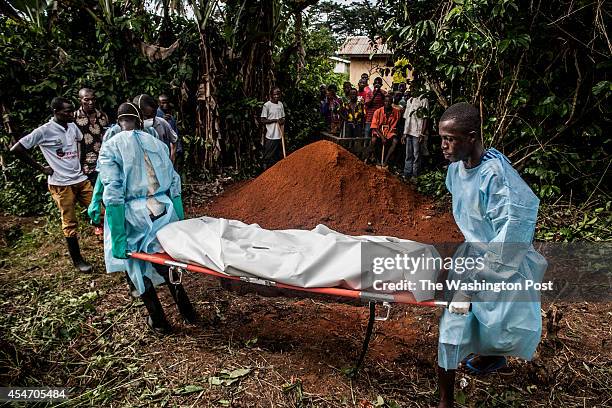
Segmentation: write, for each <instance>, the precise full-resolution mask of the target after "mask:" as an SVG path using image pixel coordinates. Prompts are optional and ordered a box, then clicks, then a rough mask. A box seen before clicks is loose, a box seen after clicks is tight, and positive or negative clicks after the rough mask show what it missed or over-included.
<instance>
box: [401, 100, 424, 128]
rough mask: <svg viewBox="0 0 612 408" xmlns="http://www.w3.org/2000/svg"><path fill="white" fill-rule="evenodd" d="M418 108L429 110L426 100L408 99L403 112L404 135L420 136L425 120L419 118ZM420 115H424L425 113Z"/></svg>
mask: <svg viewBox="0 0 612 408" xmlns="http://www.w3.org/2000/svg"><path fill="white" fill-rule="evenodd" d="M419 108H424V109H428V108H429V102H428V101H427V99H425V98H423V97H421V96H418V97H416V98H409V99H408V100H407V101H406V110H405V111H404V119H406V123H405V125H404V134H405V135H406V134H408V135H410V136H421V132H422V131H423V123H424V122H425V118H423V117H419V113H418V112H417V111H418V109H419ZM422 113H423V114H424V113H425V112H422Z"/></svg>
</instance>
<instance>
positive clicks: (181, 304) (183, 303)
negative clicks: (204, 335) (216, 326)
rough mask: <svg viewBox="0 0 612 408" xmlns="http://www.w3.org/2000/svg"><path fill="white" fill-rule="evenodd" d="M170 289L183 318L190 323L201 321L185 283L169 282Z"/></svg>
mask: <svg viewBox="0 0 612 408" xmlns="http://www.w3.org/2000/svg"><path fill="white" fill-rule="evenodd" d="M168 289H170V293H171V294H172V297H173V298H174V302H175V303H176V306H177V307H178V310H179V312H180V313H181V316H183V319H185V321H186V322H187V323H189V324H197V323H198V322H199V321H200V317H199V316H198V314H197V313H196V311H195V309H194V308H193V305H192V304H191V301H190V300H189V296H187V292H185V288H184V287H183V285H182V284H180V283H179V284H178V285H174V284H172V283H168Z"/></svg>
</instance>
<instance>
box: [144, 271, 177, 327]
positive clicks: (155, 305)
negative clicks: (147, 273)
mask: <svg viewBox="0 0 612 408" xmlns="http://www.w3.org/2000/svg"><path fill="white" fill-rule="evenodd" d="M144 284H145V292H144V293H143V294H142V295H140V300H142V303H144V305H145V307H146V308H147V312H149V317H147V325H148V326H149V327H150V328H151V329H152V330H153V331H155V332H157V333H160V334H168V333H170V332H172V328H171V327H170V324H169V323H168V320H166V315H165V314H164V309H163V307H162V305H161V302H160V301H159V298H158V297H157V292H156V291H155V288H154V287H153V284H152V283H151V280H150V279H149V278H146V277H145V278H144Z"/></svg>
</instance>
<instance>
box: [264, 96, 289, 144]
mask: <svg viewBox="0 0 612 408" xmlns="http://www.w3.org/2000/svg"><path fill="white" fill-rule="evenodd" d="M261 117H262V118H266V119H282V118H284V117H285V107H284V106H283V103H282V102H280V101H279V102H278V103H273V102H272V101H268V102H266V103H264V106H263V109H262V110H261ZM280 138H281V133H280V126H279V125H278V123H266V139H270V140H278V139H280Z"/></svg>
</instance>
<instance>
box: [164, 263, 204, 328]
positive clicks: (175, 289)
mask: <svg viewBox="0 0 612 408" xmlns="http://www.w3.org/2000/svg"><path fill="white" fill-rule="evenodd" d="M154 266H155V269H156V270H157V272H158V273H159V274H160V275H161V276H163V278H164V280H165V281H166V284H167V285H168V289H169V290H170V294H172V298H173V299H174V303H176V306H177V307H178V310H179V312H180V314H181V316H183V319H185V321H186V322H187V323H189V324H197V323H198V322H199V320H200V318H199V316H198V314H197V313H196V311H195V309H194V308H193V305H192V304H191V301H190V300H189V296H187V292H186V291H185V288H184V287H183V285H182V284H180V283H179V284H178V285H175V284H174V283H171V282H170V278H169V274H170V268H168V267H167V266H163V265H154Z"/></svg>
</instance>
